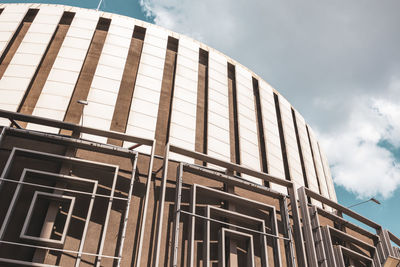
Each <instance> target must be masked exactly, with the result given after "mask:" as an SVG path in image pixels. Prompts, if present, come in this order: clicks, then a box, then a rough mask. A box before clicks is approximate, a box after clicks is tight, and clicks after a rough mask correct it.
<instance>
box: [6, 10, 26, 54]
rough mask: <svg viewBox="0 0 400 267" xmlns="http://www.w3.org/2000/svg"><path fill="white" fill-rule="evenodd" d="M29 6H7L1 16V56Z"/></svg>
mask: <svg viewBox="0 0 400 267" xmlns="http://www.w3.org/2000/svg"><path fill="white" fill-rule="evenodd" d="M27 11H28V6H26V5H22V6H17V5H6V7H5V8H4V10H3V12H2V13H1V15H0V55H3V52H4V49H6V47H7V45H8V43H9V42H10V40H11V39H12V37H13V35H14V33H15V31H16V30H17V28H18V26H19V25H20V24H21V22H22V20H23V18H24V16H25V14H26V12H27Z"/></svg>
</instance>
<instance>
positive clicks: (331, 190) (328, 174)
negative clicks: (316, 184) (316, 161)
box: [318, 143, 337, 202]
mask: <svg viewBox="0 0 400 267" xmlns="http://www.w3.org/2000/svg"><path fill="white" fill-rule="evenodd" d="M318 148H319V153H320V156H321V160H322V167H323V169H324V173H325V183H326V185H327V188H328V193H329V196H328V198H330V199H332V200H333V201H336V202H337V197H336V192H335V187H334V185H333V180H332V175H331V170H330V168H329V163H328V159H327V158H326V155H325V153H324V151H323V149H322V147H321V146H320V144H319V143H318Z"/></svg>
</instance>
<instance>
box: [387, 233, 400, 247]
mask: <svg viewBox="0 0 400 267" xmlns="http://www.w3.org/2000/svg"><path fill="white" fill-rule="evenodd" d="M387 232H388V234H389V238H390V240H391V241H393V243H395V244H396V245H398V246H400V238H398V237H397V236H395V235H394V234H393V233H392V232H390V231H387Z"/></svg>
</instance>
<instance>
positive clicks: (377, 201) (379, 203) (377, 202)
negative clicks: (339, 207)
mask: <svg viewBox="0 0 400 267" xmlns="http://www.w3.org/2000/svg"><path fill="white" fill-rule="evenodd" d="M369 201H372V202H375V203H376V204H378V205H381V202H380V201H379V200H377V199H376V198H374V197H371V198H370V199H368V200H365V201H362V202H360V203H356V204H353V205H351V206H348V207H347V208H348V209H350V208H353V207H355V206H358V205H361V204H364V203H367V202H369Z"/></svg>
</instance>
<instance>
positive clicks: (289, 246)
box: [279, 197, 296, 267]
mask: <svg viewBox="0 0 400 267" xmlns="http://www.w3.org/2000/svg"><path fill="white" fill-rule="evenodd" d="M279 203H280V208H281V217H282V218H281V219H282V224H283V228H284V232H285V235H286V236H285V237H286V238H289V239H290V240H289V241H286V240H285V241H284V243H285V254H286V261H287V265H288V267H295V266H296V259H295V256H294V248H293V239H292V228H291V226H290V218H289V209H288V205H287V197H283V198H282V199H280V200H279Z"/></svg>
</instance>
